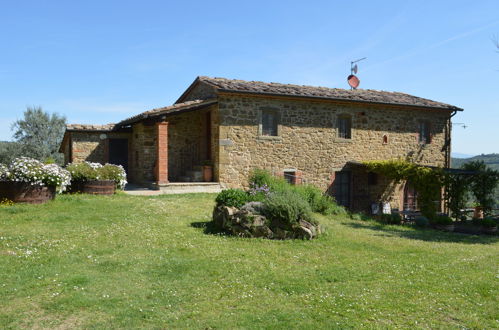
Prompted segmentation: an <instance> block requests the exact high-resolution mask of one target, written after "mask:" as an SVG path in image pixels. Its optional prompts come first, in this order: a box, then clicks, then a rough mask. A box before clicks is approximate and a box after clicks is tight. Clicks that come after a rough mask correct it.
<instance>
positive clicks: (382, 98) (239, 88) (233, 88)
mask: <svg viewBox="0 0 499 330" xmlns="http://www.w3.org/2000/svg"><path fill="white" fill-rule="evenodd" d="M198 79H199V80H200V81H203V82H206V83H208V84H210V85H212V86H214V87H215V88H216V89H217V90H218V91H227V92H241V93H251V94H272V95H282V96H297V97H312V98H323V99H332V100H339V101H352V102H370V103H382V104H394V105H409V106H419V107H428V108H438V109H446V110H462V109H461V108H459V107H456V106H453V105H450V104H446V103H441V102H436V101H432V100H428V99H424V98H421V97H417V96H413V95H409V94H405V93H399V92H386V91H378V90H372V89H356V90H348V89H341V88H328V87H314V86H301V85H291V84H280V83H266V82H262V81H245V80H236V79H226V78H211V77H204V76H201V77H198Z"/></svg>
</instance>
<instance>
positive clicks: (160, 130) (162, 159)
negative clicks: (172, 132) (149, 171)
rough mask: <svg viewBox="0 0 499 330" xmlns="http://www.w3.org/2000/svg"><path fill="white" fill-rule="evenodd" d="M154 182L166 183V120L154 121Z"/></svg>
mask: <svg viewBox="0 0 499 330" xmlns="http://www.w3.org/2000/svg"><path fill="white" fill-rule="evenodd" d="M156 134H157V136H156V183H157V184H158V185H159V184H166V183H168V122H166V121H164V122H159V123H156Z"/></svg>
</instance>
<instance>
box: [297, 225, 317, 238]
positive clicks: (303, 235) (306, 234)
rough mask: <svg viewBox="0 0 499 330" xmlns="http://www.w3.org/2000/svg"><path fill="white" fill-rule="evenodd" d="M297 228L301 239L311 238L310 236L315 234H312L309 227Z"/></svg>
mask: <svg viewBox="0 0 499 330" xmlns="http://www.w3.org/2000/svg"><path fill="white" fill-rule="evenodd" d="M298 229H299V231H300V233H299V237H301V238H303V239H308V240H311V239H312V238H314V237H315V235H313V234H312V231H311V230H310V229H308V228H307V227H303V226H300V227H299V228H298Z"/></svg>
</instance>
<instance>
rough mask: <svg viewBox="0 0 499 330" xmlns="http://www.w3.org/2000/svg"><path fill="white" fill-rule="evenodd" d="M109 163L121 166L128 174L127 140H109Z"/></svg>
mask: <svg viewBox="0 0 499 330" xmlns="http://www.w3.org/2000/svg"><path fill="white" fill-rule="evenodd" d="M109 163H110V164H114V165H121V166H123V168H124V169H125V172H127V173H128V139H109Z"/></svg>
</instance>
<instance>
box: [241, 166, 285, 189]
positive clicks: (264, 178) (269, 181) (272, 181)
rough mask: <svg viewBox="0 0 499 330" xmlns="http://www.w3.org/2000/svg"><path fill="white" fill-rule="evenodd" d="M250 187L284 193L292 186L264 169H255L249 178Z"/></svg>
mask: <svg viewBox="0 0 499 330" xmlns="http://www.w3.org/2000/svg"><path fill="white" fill-rule="evenodd" d="M249 183H250V186H251V185H253V186H255V187H263V186H267V187H268V188H269V191H283V190H288V189H290V187H291V185H290V184H289V183H288V182H287V181H286V180H284V179H283V178H278V177H275V176H273V175H272V174H270V172H268V171H266V170H262V169H254V170H253V171H252V172H251V174H250V177H249Z"/></svg>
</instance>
